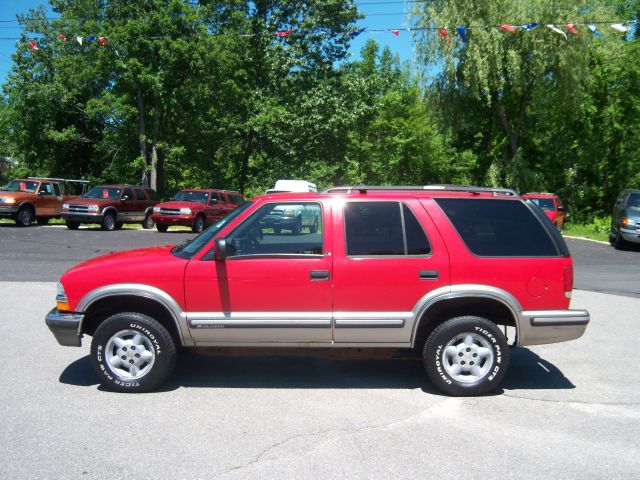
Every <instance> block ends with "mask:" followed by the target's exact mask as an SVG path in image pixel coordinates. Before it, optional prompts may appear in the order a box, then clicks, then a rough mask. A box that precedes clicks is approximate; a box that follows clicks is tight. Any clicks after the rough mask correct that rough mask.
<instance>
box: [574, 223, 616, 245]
mask: <svg viewBox="0 0 640 480" xmlns="http://www.w3.org/2000/svg"><path fill="white" fill-rule="evenodd" d="M610 228H611V219H610V218H594V219H593V221H592V222H591V223H586V224H584V223H565V224H564V229H563V231H562V233H563V234H564V235H567V236H570V237H584V238H590V239H591V240H600V241H601V242H608V241H609V230H610Z"/></svg>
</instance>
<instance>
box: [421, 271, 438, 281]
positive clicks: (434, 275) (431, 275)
mask: <svg viewBox="0 0 640 480" xmlns="http://www.w3.org/2000/svg"><path fill="white" fill-rule="evenodd" d="M438 276H439V272H438V270H420V280H437V279H438Z"/></svg>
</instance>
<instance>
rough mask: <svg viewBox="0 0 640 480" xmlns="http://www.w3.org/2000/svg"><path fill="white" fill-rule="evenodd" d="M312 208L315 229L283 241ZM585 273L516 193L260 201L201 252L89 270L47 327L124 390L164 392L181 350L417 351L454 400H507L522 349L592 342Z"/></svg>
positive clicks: (209, 234)
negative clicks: (286, 226)
mask: <svg viewBox="0 0 640 480" xmlns="http://www.w3.org/2000/svg"><path fill="white" fill-rule="evenodd" d="M300 208H303V209H305V210H308V212H307V216H308V217H309V218H311V217H313V218H317V219H318V222H317V226H316V228H313V229H307V228H305V229H303V230H297V229H296V230H295V231H294V230H280V231H275V230H274V228H273V226H272V225H273V223H272V222H271V221H265V220H266V219H269V218H270V217H271V216H273V215H274V212H282V211H287V210H294V209H300ZM572 288H573V265H572V260H571V256H570V253H569V250H568V248H567V245H566V244H565V242H564V240H563V238H562V236H561V235H560V233H559V232H558V230H557V229H556V228H555V227H554V226H553V224H552V223H551V222H549V220H548V219H547V218H546V216H545V214H544V212H543V211H542V210H540V209H539V208H537V207H535V206H534V205H532V204H531V203H530V202H527V201H525V200H523V199H522V197H519V196H517V195H516V194H515V192H513V191H512V190H506V189H486V188H480V187H461V186H451V185H448V186H441V185H435V186H424V187H365V186H358V187H342V188H334V189H331V190H328V191H326V192H323V193H312V192H309V193H291V194H288V193H281V194H276V195H265V196H261V197H257V198H254V199H253V200H251V201H250V202H247V203H245V204H244V205H242V206H240V207H239V208H237V209H235V210H234V211H233V212H231V213H230V214H229V215H227V216H226V217H224V218H222V219H221V220H219V221H218V222H217V223H216V224H214V225H213V226H211V227H210V228H208V229H207V230H205V231H204V232H203V233H202V234H200V235H199V236H197V237H195V238H194V239H192V240H190V241H188V242H186V243H183V244H181V245H178V246H161V247H154V248H147V249H140V250H133V251H128V252H121V253H114V254H111V255H106V256H102V257H98V258H95V259H93V260H89V261H87V262H84V263H82V264H80V265H78V266H77V267H74V268H73V269H71V270H69V271H68V272H67V273H65V274H64V275H63V276H62V278H61V279H60V282H59V284H58V292H57V297H56V300H57V307H56V308H54V309H53V310H52V311H51V312H50V313H49V314H48V315H47V317H46V323H47V325H48V326H49V328H50V329H51V331H52V332H53V334H54V335H55V337H56V339H57V340H58V342H59V343H60V344H62V345H69V346H80V343H81V337H82V336H83V335H91V336H92V337H93V340H92V342H91V361H92V363H93V366H94V368H95V370H96V372H97V375H98V377H99V379H100V381H101V382H102V383H103V384H105V385H106V386H108V387H109V388H111V389H114V390H118V391H125V392H140V391H146V390H150V389H153V388H155V387H157V386H158V385H159V384H160V383H162V382H163V381H164V380H165V379H166V378H167V376H168V375H169V374H170V373H171V371H172V369H173V366H174V364H175V361H176V347H178V346H181V347H271V348H273V347H278V348H280V349H286V348H292V347H297V348H323V349H336V348H358V349H364V348H369V349H380V348H386V349H389V348H396V349H411V350H412V351H413V352H415V354H416V355H418V356H419V357H420V358H421V359H422V362H423V364H424V368H425V370H426V373H427V376H428V377H429V379H430V380H431V382H432V383H433V384H434V385H435V386H436V387H437V388H438V389H440V390H441V391H443V392H444V393H446V394H449V395H480V394H484V393H487V392H489V391H491V390H493V389H495V388H496V387H498V385H499V384H500V382H501V380H502V379H503V377H504V375H505V373H506V371H507V367H508V364H509V357H510V351H511V349H512V348H516V347H519V346H525V345H537V344H543V343H555V342H563V341H567V340H573V339H575V338H578V337H580V336H581V335H582V334H583V333H584V331H585V329H586V327H587V324H588V322H589V313H588V312H587V311H585V310H570V309H569V303H570V299H571V291H572Z"/></svg>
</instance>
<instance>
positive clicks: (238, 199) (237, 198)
mask: <svg viewBox="0 0 640 480" xmlns="http://www.w3.org/2000/svg"><path fill="white" fill-rule="evenodd" d="M227 198H228V199H229V203H232V204H233V205H242V204H243V203H244V202H245V200H244V197H243V196H242V195H236V194H233V193H227Z"/></svg>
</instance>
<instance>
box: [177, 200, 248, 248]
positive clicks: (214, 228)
mask: <svg viewBox="0 0 640 480" xmlns="http://www.w3.org/2000/svg"><path fill="white" fill-rule="evenodd" d="M251 205H253V202H247V203H245V204H244V205H241V206H239V207H238V208H236V209H235V210H232V211H231V213H230V214H229V215H227V216H226V217H224V218H222V219H221V220H219V221H218V222H217V223H214V224H213V225H211V226H210V227H209V228H207V229H206V230H205V231H204V232H202V233H201V234H200V235H198V236H197V237H195V238H193V239H191V240H188V241H187V242H185V243H183V244H181V245H178V246H177V247H175V248H174V249H173V250H171V253H173V254H174V255H175V256H177V257H180V258H191V257H193V256H194V255H195V254H196V253H198V251H199V250H200V249H201V248H202V247H204V246H205V245H206V244H207V243H209V242H210V241H211V239H212V238H213V237H215V236H216V235H217V234H218V232H219V231H220V230H222V229H223V228H224V227H226V226H227V225H228V224H229V223H230V222H231V221H233V219H235V218H237V217H238V216H239V215H240V214H241V213H242V212H244V211H245V210H246V209H247V208H249V207H250V206H251Z"/></svg>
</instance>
